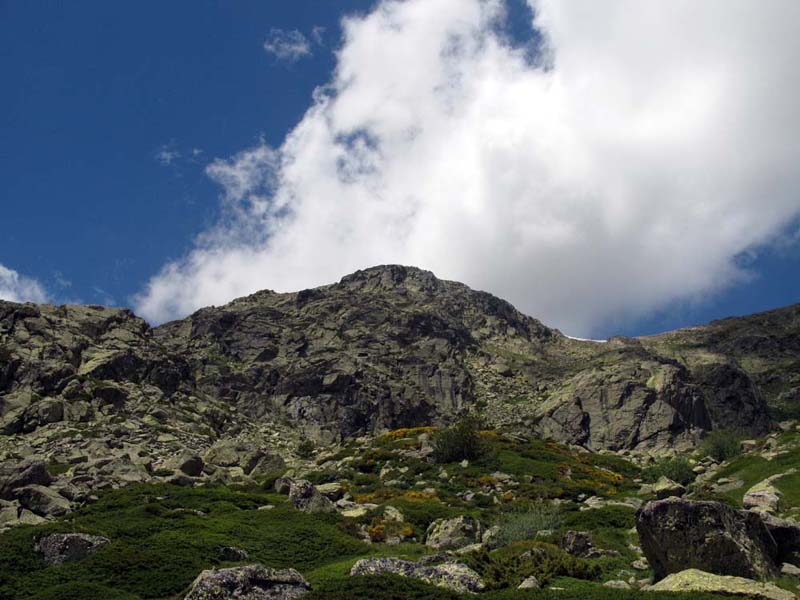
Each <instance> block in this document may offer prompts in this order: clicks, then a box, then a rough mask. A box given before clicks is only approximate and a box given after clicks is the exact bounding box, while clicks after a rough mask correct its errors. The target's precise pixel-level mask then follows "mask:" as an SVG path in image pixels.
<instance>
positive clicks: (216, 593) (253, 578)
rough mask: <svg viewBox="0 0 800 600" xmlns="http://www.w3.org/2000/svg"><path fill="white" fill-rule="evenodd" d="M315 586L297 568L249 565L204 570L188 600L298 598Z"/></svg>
mask: <svg viewBox="0 0 800 600" xmlns="http://www.w3.org/2000/svg"><path fill="white" fill-rule="evenodd" d="M310 589H311V586H310V585H309V583H308V581H306V580H305V578H304V577H303V576H302V575H300V573H298V572H297V571H295V570H294V569H280V570H278V569H268V568H266V567H264V566H262V565H247V566H244V567H234V568H231V569H216V570H209V571H203V572H202V573H200V575H199V576H198V577H197V579H195V580H194V583H192V587H191V589H190V590H189V593H188V594H187V595H186V598H185V600H229V599H231V598H236V600H296V599H297V598H301V597H303V596H304V595H305V594H306V593H308V591H309V590H310Z"/></svg>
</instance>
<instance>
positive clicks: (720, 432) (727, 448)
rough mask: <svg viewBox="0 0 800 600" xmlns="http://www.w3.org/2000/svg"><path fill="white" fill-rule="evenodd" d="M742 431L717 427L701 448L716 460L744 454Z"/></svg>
mask: <svg viewBox="0 0 800 600" xmlns="http://www.w3.org/2000/svg"><path fill="white" fill-rule="evenodd" d="M741 439H742V434H741V432H739V431H737V430H734V429H716V430H714V431H711V432H709V434H708V435H707V436H706V439H705V441H704V442H703V446H702V448H701V450H702V451H703V452H705V453H706V455H707V456H710V457H711V458H713V459H714V460H716V461H719V462H722V461H725V460H731V459H732V458H736V457H737V456H740V455H741V454H742V448H741V444H740V443H739V442H740V440H741Z"/></svg>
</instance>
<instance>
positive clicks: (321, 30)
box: [311, 25, 326, 46]
mask: <svg viewBox="0 0 800 600" xmlns="http://www.w3.org/2000/svg"><path fill="white" fill-rule="evenodd" d="M325 30H326V28H325V27H323V26H322V25H314V27H313V28H312V29H311V39H312V40H314V43H315V44H316V45H317V46H321V45H322V44H323V42H324V41H325Z"/></svg>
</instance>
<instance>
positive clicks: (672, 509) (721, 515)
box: [636, 498, 778, 581]
mask: <svg viewBox="0 0 800 600" xmlns="http://www.w3.org/2000/svg"><path fill="white" fill-rule="evenodd" d="M636 530H637V531H638V533H639V543H640V546H641V547H642V550H643V551H644V554H645V556H646V557H647V561H648V562H649V563H650V565H651V566H652V568H653V573H654V576H655V581H659V580H660V579H663V578H664V577H666V576H667V575H669V574H670V573H678V572H680V571H684V570H686V569H700V570H702V571H708V572H711V573H716V574H718V575H737V576H746V577H750V578H754V579H762V578H765V577H773V576H776V575H777V574H778V569H777V566H776V564H775V560H776V558H777V555H778V547H777V544H776V543H775V540H774V538H773V537H772V535H771V534H770V532H769V530H768V529H767V527H766V526H765V525H764V522H763V521H762V520H761V517H760V516H759V515H758V514H756V513H753V512H750V511H745V510H734V509H732V508H730V507H729V506H726V505H724V504H722V503H719V502H691V501H689V500H683V499H680V498H667V499H665V500H656V501H655V502H650V503H648V504H647V505H645V506H644V507H642V508H641V509H639V510H638V511H637V512H636Z"/></svg>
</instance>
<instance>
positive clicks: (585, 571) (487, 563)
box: [465, 541, 602, 589]
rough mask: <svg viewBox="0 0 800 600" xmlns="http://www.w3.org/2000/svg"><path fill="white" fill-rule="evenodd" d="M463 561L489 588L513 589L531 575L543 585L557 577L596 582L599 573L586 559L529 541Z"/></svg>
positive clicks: (479, 553) (541, 543)
mask: <svg viewBox="0 0 800 600" xmlns="http://www.w3.org/2000/svg"><path fill="white" fill-rule="evenodd" d="M465 562H466V564H468V565H469V566H470V567H472V568H473V569H475V570H476V571H477V572H478V573H479V574H480V575H481V578H482V579H483V581H484V582H485V583H486V585H487V586H488V587H489V588H490V589H498V588H506V587H512V588H516V587H517V586H519V584H520V583H522V581H523V580H524V579H525V578H527V577H529V576H531V575H535V576H536V579H538V580H539V582H540V583H541V584H543V585H544V584H547V583H549V582H550V580H551V579H552V578H553V577H558V576H564V577H574V578H576V579H590V580H593V579H598V578H599V577H600V574H601V572H602V571H601V569H600V567H599V566H598V565H597V564H595V563H593V562H591V561H589V560H585V559H581V558H575V557H574V556H571V555H569V554H567V553H566V552H564V551H563V550H561V549H560V548H558V547H556V546H554V545H552V544H547V543H543V542H532V541H528V542H514V543H513V544H510V545H508V546H504V547H502V548H498V549H497V550H492V551H491V552H490V551H488V550H485V549H484V550H481V551H479V552H475V553H472V554H469V555H467V556H466V558H465Z"/></svg>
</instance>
